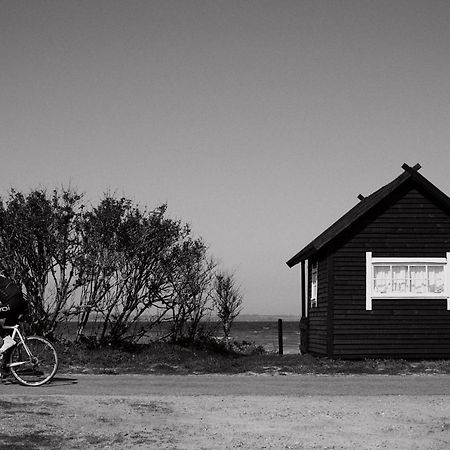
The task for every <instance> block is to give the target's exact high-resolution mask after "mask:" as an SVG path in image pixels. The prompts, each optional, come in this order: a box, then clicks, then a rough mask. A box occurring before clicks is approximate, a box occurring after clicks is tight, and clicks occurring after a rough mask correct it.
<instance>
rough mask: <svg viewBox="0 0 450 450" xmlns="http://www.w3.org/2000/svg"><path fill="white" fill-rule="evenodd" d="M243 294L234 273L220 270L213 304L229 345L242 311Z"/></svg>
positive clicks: (216, 277) (215, 279)
mask: <svg viewBox="0 0 450 450" xmlns="http://www.w3.org/2000/svg"><path fill="white" fill-rule="evenodd" d="M242 300H243V296H242V294H241V293H240V289H239V287H238V286H237V285H236V281H235V278H234V275H233V274H229V273H226V272H218V273H216V275H215V278H214V289H213V304H214V309H215V312H216V314H217V317H218V318H219V320H220V322H221V324H222V329H223V333H224V336H225V342H226V343H227V345H228V340H229V336H230V330H231V327H232V325H233V322H234V320H235V319H236V317H237V316H238V315H239V314H240V312H241V307H242Z"/></svg>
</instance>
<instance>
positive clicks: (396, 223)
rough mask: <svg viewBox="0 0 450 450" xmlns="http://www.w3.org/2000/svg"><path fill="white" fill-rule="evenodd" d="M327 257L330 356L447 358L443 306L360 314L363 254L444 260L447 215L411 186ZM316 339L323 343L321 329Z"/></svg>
mask: <svg viewBox="0 0 450 450" xmlns="http://www.w3.org/2000/svg"><path fill="white" fill-rule="evenodd" d="M332 251H334V275H335V276H334V296H333V298H334V310H333V325H334V335H333V344H334V345H333V356H335V357H347V358H359V357H365V356H372V357H418V358H419V357H420V358H422V357H428V358H429V357H449V356H450V311H447V310H446V300H432V299H414V300H411V299H383V300H379V299H374V300H373V310H372V311H366V309H365V293H366V275H365V252H366V251H371V252H372V253H373V256H374V257H383V256H385V257H387V256H394V257H414V256H416V257H445V256H446V252H447V251H450V216H449V214H448V213H447V212H445V211H443V210H442V209H441V208H440V207H439V206H437V205H436V204H435V203H434V202H433V201H432V200H431V199H429V198H427V197H426V195H425V194H424V193H422V192H420V191H419V190H418V189H417V188H416V187H414V185H413V184H412V183H410V184H409V185H406V186H404V187H403V189H402V191H401V192H399V193H397V195H396V197H395V198H394V199H392V203H390V204H389V205H386V204H384V205H381V206H380V208H379V209H378V210H377V211H374V212H373V214H371V217H368V218H366V219H365V220H364V222H360V223H359V224H357V225H355V227H354V228H353V229H352V230H348V233H347V236H345V237H344V238H342V239H341V240H340V242H339V243H338V244H337V245H336V246H335V247H334V249H333V250H332ZM312 334H315V331H314V330H313V327H312V326H310V336H311V335H312ZM317 334H318V337H319V339H322V329H320V330H318V331H317ZM310 339H311V340H313V337H312V336H311V338H310ZM316 339H317V338H316Z"/></svg>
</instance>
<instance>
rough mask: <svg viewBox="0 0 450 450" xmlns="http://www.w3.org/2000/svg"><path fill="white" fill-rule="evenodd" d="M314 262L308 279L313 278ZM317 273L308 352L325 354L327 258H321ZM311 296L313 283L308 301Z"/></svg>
mask: <svg viewBox="0 0 450 450" xmlns="http://www.w3.org/2000/svg"><path fill="white" fill-rule="evenodd" d="M312 262H314V261H310V264H309V267H308V272H309V273H308V279H309V280H311V268H312ZM317 262H318V275H317V307H315V308H311V307H310V308H309V311H308V346H307V351H308V353H313V354H318V355H325V354H326V353H327V300H328V267H327V259H326V258H319V259H318V260H317ZM310 298H311V283H309V286H308V302H309V299H310Z"/></svg>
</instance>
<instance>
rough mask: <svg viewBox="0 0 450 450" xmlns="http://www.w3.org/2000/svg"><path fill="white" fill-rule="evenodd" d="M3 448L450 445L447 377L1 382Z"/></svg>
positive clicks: (124, 378)
mask: <svg viewBox="0 0 450 450" xmlns="http://www.w3.org/2000/svg"><path fill="white" fill-rule="evenodd" d="M0 389H1V390H2V396H1V400H0V406H1V407H2V411H3V412H4V414H3V417H2V421H1V422H0V423H1V425H0V448H2V449H21V448H24V449H25V448H26V449H31V450H33V449H46V448H67V449H77V448H80V449H81V448H83V449H84V448H99V449H100V448H101V449H103V448H112V449H116V448H117V449H127V448H129V449H133V448H138V449H139V448H142V449H233V448H242V449H263V448H268V449H289V448H291V449H302V448H305V449H311V448H316V449H325V448H335V449H356V448H357V449H375V448H386V449H447V448H450V397H449V396H447V395H446V394H447V393H450V377H447V376H407V377H386V376H356V377H345V376H338V377H315V376H287V377H283V376H274V377H268V376H184V377H183V376H178V377H176V376H174V377H172V376H166V377H164V376H161V377H158V376H69V377H67V379H62V378H60V379H59V380H57V381H56V382H55V383H54V384H52V385H51V386H48V387H43V388H38V389H30V388H23V387H21V386H16V385H8V386H0Z"/></svg>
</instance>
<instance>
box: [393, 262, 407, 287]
mask: <svg viewBox="0 0 450 450" xmlns="http://www.w3.org/2000/svg"><path fill="white" fill-rule="evenodd" d="M408 291H409V280H408V266H393V267H392V292H408Z"/></svg>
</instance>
